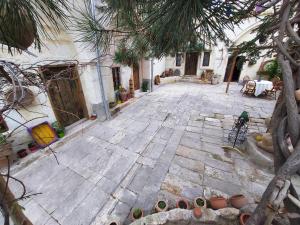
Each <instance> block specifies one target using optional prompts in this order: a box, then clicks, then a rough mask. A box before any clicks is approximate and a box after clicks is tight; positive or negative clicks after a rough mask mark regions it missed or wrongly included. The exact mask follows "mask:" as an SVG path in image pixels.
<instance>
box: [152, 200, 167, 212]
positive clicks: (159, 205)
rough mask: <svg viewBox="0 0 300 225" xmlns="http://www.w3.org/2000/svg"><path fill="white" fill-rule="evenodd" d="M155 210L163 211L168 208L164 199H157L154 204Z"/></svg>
mask: <svg viewBox="0 0 300 225" xmlns="http://www.w3.org/2000/svg"><path fill="white" fill-rule="evenodd" d="M155 210H156V212H165V211H167V210H168V203H167V202H166V201H163V200H159V201H157V203H156V205H155Z"/></svg>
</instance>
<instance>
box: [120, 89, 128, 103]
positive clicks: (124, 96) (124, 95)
mask: <svg viewBox="0 0 300 225" xmlns="http://www.w3.org/2000/svg"><path fill="white" fill-rule="evenodd" d="M119 94H120V99H121V101H122V102H126V101H127V96H128V93H127V90H126V89H125V88H123V87H120V89H119Z"/></svg>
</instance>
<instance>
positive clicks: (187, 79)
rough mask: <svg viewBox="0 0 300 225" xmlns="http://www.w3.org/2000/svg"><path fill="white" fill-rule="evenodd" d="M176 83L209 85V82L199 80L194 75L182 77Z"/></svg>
mask: <svg viewBox="0 0 300 225" xmlns="http://www.w3.org/2000/svg"><path fill="white" fill-rule="evenodd" d="M178 82H187V83H195V84H211V82H210V81H203V80H200V77H197V76H195V75H184V76H182V78H181V79H179V80H178Z"/></svg>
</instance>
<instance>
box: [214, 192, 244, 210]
mask: <svg viewBox="0 0 300 225" xmlns="http://www.w3.org/2000/svg"><path fill="white" fill-rule="evenodd" d="M209 202H210V205H211V207H212V208H213V209H222V208H226V207H227V206H228V202H227V199H226V198H224V197H220V196H214V197H211V198H210V199H209ZM229 202H230V204H231V205H232V206H233V207H234V208H237V209H240V208H242V207H243V206H245V205H247V204H248V200H247V198H246V197H245V196H244V195H234V196H232V197H231V198H229Z"/></svg>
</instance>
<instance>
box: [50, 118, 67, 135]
mask: <svg viewBox="0 0 300 225" xmlns="http://www.w3.org/2000/svg"><path fill="white" fill-rule="evenodd" d="M51 126H52V127H53V129H54V130H55V133H56V134H57V136H58V137H59V138H63V137H64V136H65V128H64V127H63V126H61V125H60V124H59V122H58V121H55V122H53V123H52V124H51Z"/></svg>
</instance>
